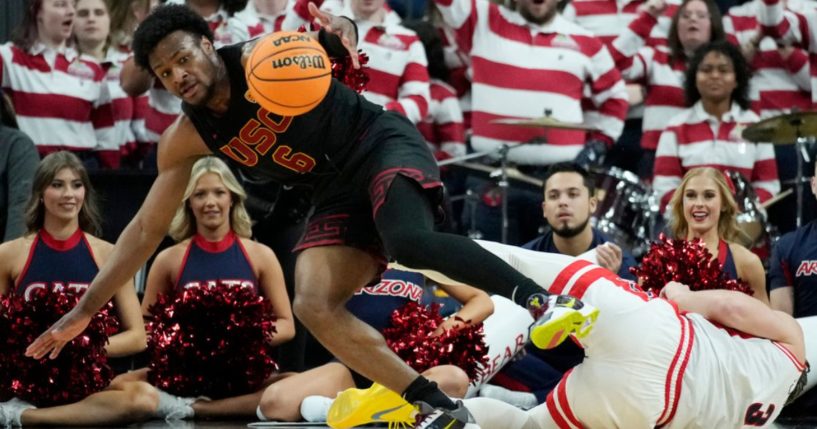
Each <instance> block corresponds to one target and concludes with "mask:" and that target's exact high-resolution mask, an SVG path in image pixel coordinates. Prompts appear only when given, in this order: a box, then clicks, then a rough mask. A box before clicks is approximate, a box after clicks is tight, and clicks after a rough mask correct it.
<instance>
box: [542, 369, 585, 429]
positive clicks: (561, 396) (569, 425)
mask: <svg viewBox="0 0 817 429" xmlns="http://www.w3.org/2000/svg"><path fill="white" fill-rule="evenodd" d="M571 372H573V369H570V370H569V371H567V372H566V373H565V375H563V376H562V380H561V381H559V384H557V385H556V388H555V389H553V390H551V391H550V393H548V396H547V399H546V400H545V403H546V404H547V407H548V411H549V412H550V416H551V417H552V418H553V421H554V422H556V425H557V426H559V428H560V429H581V428H583V427H584V426H582V423H581V422H580V421H579V419H577V418H576V415H575V414H573V411H572V410H571V409H570V401H568V400H567V387H566V386H567V377H569V376H570V373H571ZM554 392H555V393H556V394H555V395H554Z"/></svg>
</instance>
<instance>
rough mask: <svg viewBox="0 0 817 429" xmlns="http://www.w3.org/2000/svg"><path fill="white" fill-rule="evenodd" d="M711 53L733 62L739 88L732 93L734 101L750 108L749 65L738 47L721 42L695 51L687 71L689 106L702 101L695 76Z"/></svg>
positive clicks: (686, 93)
mask: <svg viewBox="0 0 817 429" xmlns="http://www.w3.org/2000/svg"><path fill="white" fill-rule="evenodd" d="M710 52H717V53H719V54H721V55H724V56H725V57H727V58H729V59H730V60H731V61H732V67H733V68H734V69H735V83H736V84H737V86H736V87H735V90H734V91H732V101H733V102H735V103H738V106H740V107H741V108H743V109H748V108H749V79H750V78H751V72H750V71H749V64H748V63H747V62H746V58H744V57H743V53H741V52H740V49H738V47H737V46H735V45H733V44H731V43H729V42H727V41H725V40H720V41H717V42H709V43H707V44H705V45H703V46H701V47H700V48H698V50H696V51H695V55H693V56H692V60H690V62H689V67H687V70H686V76H685V77H684V78H685V79H686V81H685V82H684V94H685V95H686V101H687V104H688V105H690V106H691V105H693V104H695V103H697V102H698V100H700V99H701V93H700V92H698V85H697V84H696V82H695V76H696V74H697V73H698V67H700V66H701V63H702V62H703V60H704V57H706V55H707V54H709V53H710Z"/></svg>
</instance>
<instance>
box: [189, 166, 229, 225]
mask: <svg viewBox="0 0 817 429" xmlns="http://www.w3.org/2000/svg"><path fill="white" fill-rule="evenodd" d="M189 202H190V209H191V210H192V211H193V216H194V217H195V218H196V225H197V226H198V228H199V229H201V228H206V229H210V230H215V229H218V228H226V227H229V226H230V207H231V206H232V204H233V197H232V194H231V193H230V190H229V189H227V187H226V186H224V182H222V181H221V177H220V176H219V175H218V174H215V173H207V174H204V175H203V176H201V177H200V178H199V181H198V182H197V183H196V187H195V188H194V189H193V193H192V194H191V195H190V199H189Z"/></svg>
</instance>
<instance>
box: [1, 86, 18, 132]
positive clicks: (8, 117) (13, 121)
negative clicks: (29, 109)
mask: <svg viewBox="0 0 817 429" xmlns="http://www.w3.org/2000/svg"><path fill="white" fill-rule="evenodd" d="M0 124H2V125H4V126H7V127H9V128H15V129H19V128H20V127H19V126H18V125H17V115H15V114H14V106H12V105H11V99H9V98H8V96H7V95H6V94H4V93H3V92H2V91H0Z"/></svg>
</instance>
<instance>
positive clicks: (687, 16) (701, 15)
mask: <svg viewBox="0 0 817 429" xmlns="http://www.w3.org/2000/svg"><path fill="white" fill-rule="evenodd" d="M692 18H697V19H700V20H704V19H709V14H708V13H706V12H689V13H682V14H681V19H686V20H690V19H692Z"/></svg>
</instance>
